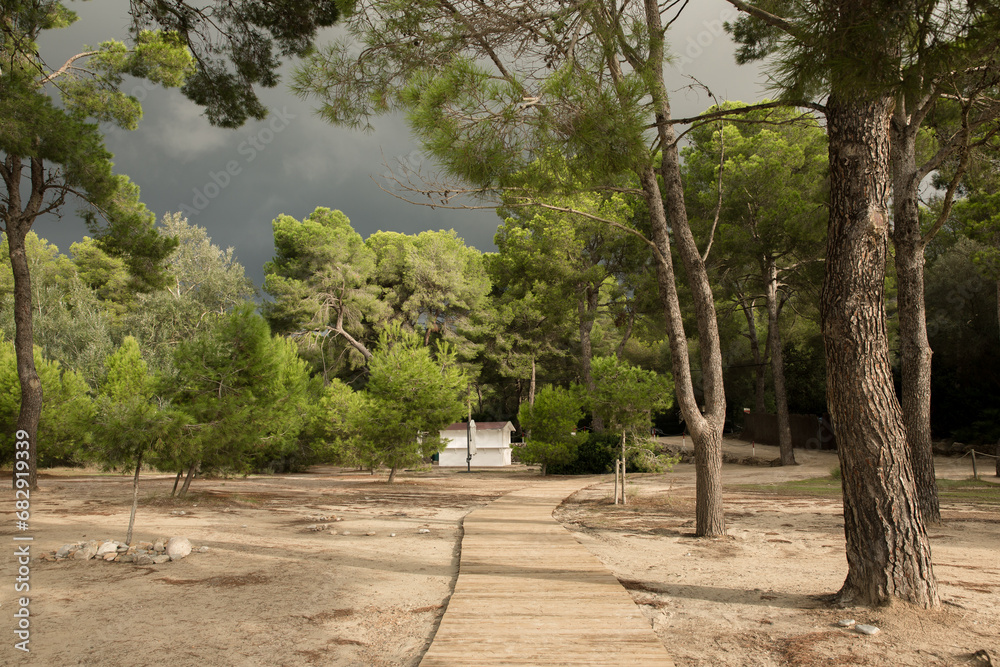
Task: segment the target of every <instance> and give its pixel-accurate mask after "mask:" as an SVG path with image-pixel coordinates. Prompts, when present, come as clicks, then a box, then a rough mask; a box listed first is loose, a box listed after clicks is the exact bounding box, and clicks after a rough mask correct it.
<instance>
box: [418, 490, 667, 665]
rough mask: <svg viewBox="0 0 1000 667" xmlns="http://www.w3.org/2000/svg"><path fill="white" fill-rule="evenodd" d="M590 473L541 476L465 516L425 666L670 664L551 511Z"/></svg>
mask: <svg viewBox="0 0 1000 667" xmlns="http://www.w3.org/2000/svg"><path fill="white" fill-rule="evenodd" d="M590 483H592V479H580V478H575V479H569V480H558V481H554V482H545V483H542V484H537V485H534V486H532V487H530V488H526V489H522V490H520V491H515V492H513V493H509V494H507V495H506V496H504V497H502V498H500V499H498V500H496V501H494V502H493V503H491V504H490V505H488V506H486V507H484V508H481V509H478V510H476V511H474V512H472V513H470V514H469V515H468V516H467V517H466V518H465V522H464V527H465V535H464V537H463V538H462V555H461V561H460V564H459V575H458V581H457V582H456V584H455V592H454V593H453V594H452V596H451V599H450V600H449V602H448V608H447V609H446V610H445V613H444V617H443V618H442V619H441V625H440V627H439V628H438V631H437V633H436V634H435V636H434V641H433V642H432V643H431V646H430V648H429V649H428V651H427V653H426V654H425V655H424V658H423V660H422V661H421V663H420V664H421V667H455V666H459V665H470V666H472V665H475V666H477V667H493V666H496V667H501V666H510V667H514V666H518V665H520V666H524V665H537V666H541V665H588V666H589V665H628V666H630V667H631V666H636V667H645V666H647V665H648V666H650V667H652V666H656V667H673V662H672V661H671V660H670V657H669V655H668V654H667V651H666V649H665V648H664V647H663V644H661V643H660V641H659V639H658V638H657V637H656V635H655V634H654V633H653V630H652V628H651V627H650V623H649V621H648V620H647V619H646V618H645V617H644V616H643V615H642V613H641V612H640V611H639V608H638V607H637V606H636V605H635V603H634V602H633V601H632V598H631V596H630V595H629V594H628V592H627V591H626V590H625V589H624V588H623V587H622V586H621V584H619V583H618V580H617V579H615V577H614V576H613V575H612V574H611V573H610V572H609V571H608V570H607V568H605V567H604V565H603V564H602V563H601V562H600V560H598V559H597V557H595V556H594V555H593V554H591V553H590V552H589V551H587V549H586V548H585V547H583V546H582V545H581V544H580V543H579V542H577V541H576V539H575V538H574V537H573V535H572V534H571V533H570V532H569V531H567V530H566V529H564V528H563V527H562V526H560V525H559V524H558V523H557V522H556V521H555V520H554V519H553V518H552V511H553V510H554V509H555V508H556V507H557V506H558V505H559V503H561V502H562V501H563V500H564V499H565V498H566V497H567V496H569V495H570V494H571V493H573V492H574V491H576V490H577V489H580V488H582V487H583V486H585V485H587V484H590Z"/></svg>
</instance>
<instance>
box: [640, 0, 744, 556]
mask: <svg viewBox="0 0 1000 667" xmlns="http://www.w3.org/2000/svg"><path fill="white" fill-rule="evenodd" d="M644 6H645V13H646V27H647V29H648V31H649V35H650V38H649V54H648V58H647V62H648V63H652V64H653V66H651V67H649V68H648V71H647V75H648V78H649V80H650V83H649V92H650V95H651V97H652V101H651V103H652V105H653V108H654V109H655V120H656V127H657V133H658V135H659V136H658V139H659V143H660V146H661V147H662V149H661V158H660V165H659V176H660V177H661V178H662V179H663V190H662V193H661V190H660V186H659V183H658V182H657V178H656V173H654V171H653V169H652V168H651V167H650V168H647V169H643V170H640V173H639V180H640V183H641V184H642V189H643V193H644V196H645V199H646V204H647V206H648V207H649V215H650V226H651V230H652V236H653V238H652V239H651V240H652V241H653V243H654V244H655V245H656V247H657V249H658V252H657V255H658V257H657V260H658V261H657V281H658V283H659V288H660V290H659V291H660V300H661V302H662V303H663V306H664V311H665V315H666V320H667V333H668V337H669V339H670V356H671V362H672V366H673V372H674V386H675V390H676V392H677V402H678V404H679V406H680V409H681V414H682V415H683V417H684V421H685V422H686V423H687V425H688V429H689V432H690V433H691V442H692V444H693V445H694V458H695V468H696V491H695V535H697V536H699V537H716V536H722V535H725V534H726V520H725V513H724V512H723V506H722V427H723V425H724V424H725V419H726V396H725V392H724V390H723V384H722V349H721V344H720V342H719V324H718V321H717V320H716V313H715V297H714V295H713V294H712V286H711V283H710V282H709V279H708V271H707V270H706V268H705V262H704V260H703V259H702V257H701V252H700V250H699V249H698V244H697V243H696V242H695V239H694V235H693V234H692V233H691V226H690V224H689V223H688V217H687V209H686V208H685V204H684V186H683V184H682V182H681V165H680V154H679V152H678V148H677V136H676V133H675V132H674V127H673V125H672V124H671V123H670V120H671V109H670V99H669V97H668V95H667V88H666V85H665V83H664V78H663V67H662V63H663V62H665V61H664V38H663V21H662V16H661V15H660V5H659V3H658V2H657V0H645V3H644ZM668 221H669V222H668ZM668 224H669V226H670V229H671V231H672V232H673V238H674V242H676V244H677V250H678V253H679V255H680V257H681V261H682V263H683V264H684V270H685V273H686V274H687V279H688V286H689V287H690V289H691V294H692V297H693V299H694V311H695V318H696V320H697V322H698V347H699V350H700V352H701V372H702V387H701V388H702V395H703V398H704V402H705V409H704V413H702V410H701V408H700V406H699V405H698V401H697V398H696V397H695V393H694V383H693V382H692V377H691V366H690V359H689V356H688V347H687V336H686V335H685V333H684V323H683V320H682V317H681V309H680V303H679V301H678V299H677V285H676V282H675V276H674V269H673V260H672V259H671V255H670V253H671V250H670V244H671V240H670V236H669V234H668V232H667V226H668Z"/></svg>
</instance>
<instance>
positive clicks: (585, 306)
mask: <svg viewBox="0 0 1000 667" xmlns="http://www.w3.org/2000/svg"><path fill="white" fill-rule="evenodd" d="M599 296H600V295H599V293H598V292H597V290H593V289H591V288H590V286H587V287H585V288H584V294H583V295H581V298H580V300H579V301H578V302H577V312H578V314H579V318H580V374H581V376H582V379H583V386H585V387H586V388H587V391H588V392H589V393H590V394H591V395H593V393H594V391H595V389H596V385H595V384H594V376H593V374H592V373H591V372H590V362H591V359H592V358H593V355H594V350H593V345H592V344H591V341H590V334H591V332H592V331H593V330H594V319H595V318H596V317H597V305H598V297H599ZM591 419H592V421H591V428H593V430H594V431H596V432H597V433H601V432H603V431H604V418H603V417H602V416H601V415H599V414H597V413H596V412H595V413H593V414H592V415H591Z"/></svg>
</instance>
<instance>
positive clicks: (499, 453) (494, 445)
mask: <svg viewBox="0 0 1000 667" xmlns="http://www.w3.org/2000/svg"><path fill="white" fill-rule="evenodd" d="M473 423H474V424H475V440H474V447H473V450H472V451H473V454H472V465H473V466H476V467H498V466H509V465H510V434H511V433H512V432H513V431H514V425H513V424H511V423H510V422H473ZM468 433H469V425H468V424H467V423H465V422H459V423H457V424H452V425H451V426H449V427H447V428H446V429H444V430H443V431H441V439H442V440H444V442H445V443H446V445H445V449H443V450H442V451H441V455H440V457H439V458H438V465H439V466H441V467H444V468H448V467H462V468H464V467H465V466H466V457H467V456H468V437H469V436H468Z"/></svg>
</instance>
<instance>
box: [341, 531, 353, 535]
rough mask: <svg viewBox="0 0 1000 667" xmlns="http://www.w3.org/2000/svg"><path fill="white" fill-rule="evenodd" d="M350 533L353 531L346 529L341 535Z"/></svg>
mask: <svg viewBox="0 0 1000 667" xmlns="http://www.w3.org/2000/svg"><path fill="white" fill-rule="evenodd" d="M350 534H351V531H349V530H345V531H344V532H342V533H341V535H350Z"/></svg>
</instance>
